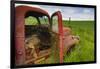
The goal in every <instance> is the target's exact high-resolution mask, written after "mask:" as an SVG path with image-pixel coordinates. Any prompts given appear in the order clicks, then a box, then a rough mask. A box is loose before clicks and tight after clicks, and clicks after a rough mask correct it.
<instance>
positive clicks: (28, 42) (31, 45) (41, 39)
mask: <svg viewBox="0 0 100 69" xmlns="http://www.w3.org/2000/svg"><path fill="white" fill-rule="evenodd" d="M28 19H30V20H28ZM52 33H54V34H56V35H57V36H58V40H59V42H58V46H57V47H58V49H59V58H60V59H59V60H60V61H59V62H60V63H63V57H64V50H63V49H64V48H66V49H65V51H66V50H67V47H68V45H66V44H67V43H68V44H69V45H71V46H72V45H74V44H75V43H76V42H77V40H78V38H76V37H73V36H72V35H71V29H70V28H65V27H63V21H62V15H61V12H60V11H57V12H55V13H53V14H52V16H51V17H50V15H49V14H48V12H46V11H45V10H43V9H40V8H36V7H30V6H17V7H16V8H15V49H16V54H15V56H16V58H15V62H16V65H18V66H19V65H24V64H29V63H30V64H37V63H38V62H39V61H42V60H45V59H46V58H47V57H48V56H49V55H50V52H51V46H52V39H51V38H52ZM69 35H70V37H69ZM74 38H75V39H76V40H74ZM68 39H69V40H70V42H69V41H68ZM65 46H66V47H65ZM69 47H70V46H69ZM41 53H42V55H41ZM28 56H31V57H28ZM44 57H45V58H44Z"/></svg>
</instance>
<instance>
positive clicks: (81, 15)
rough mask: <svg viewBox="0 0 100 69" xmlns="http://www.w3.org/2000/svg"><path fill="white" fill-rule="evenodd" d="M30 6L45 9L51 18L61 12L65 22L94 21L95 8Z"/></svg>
mask: <svg viewBox="0 0 100 69" xmlns="http://www.w3.org/2000/svg"><path fill="white" fill-rule="evenodd" d="M17 5H19V4H17ZM21 5H22V4H21ZM25 5H28V4H25ZM30 6H35V7H39V8H41V9H44V10H46V11H47V12H48V13H49V14H50V16H51V15H52V14H53V13H54V12H56V11H61V14H62V17H63V20H68V19H69V17H70V18H71V20H94V8H84V7H69V6H51V5H32V4H31V5H30Z"/></svg>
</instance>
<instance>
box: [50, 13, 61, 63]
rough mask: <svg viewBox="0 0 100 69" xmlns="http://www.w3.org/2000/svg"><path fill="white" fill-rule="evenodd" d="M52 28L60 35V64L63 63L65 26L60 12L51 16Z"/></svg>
mask: <svg viewBox="0 0 100 69" xmlns="http://www.w3.org/2000/svg"><path fill="white" fill-rule="evenodd" d="M51 28H52V31H53V32H55V33H57V34H58V37H59V44H58V45H59V59H60V63H63V24H62V15H61V12H60V11H57V12H55V13H53V15H52V16H51Z"/></svg>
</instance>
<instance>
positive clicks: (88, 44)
mask: <svg viewBox="0 0 100 69" xmlns="http://www.w3.org/2000/svg"><path fill="white" fill-rule="evenodd" d="M63 24H64V26H65V27H67V26H68V27H71V28H72V32H73V34H74V35H78V36H79V37H80V42H79V44H78V45H77V46H75V48H73V49H72V50H71V52H70V53H69V54H66V55H65V57H64V62H81V61H94V21H71V22H70V23H69V22H68V21H63Z"/></svg>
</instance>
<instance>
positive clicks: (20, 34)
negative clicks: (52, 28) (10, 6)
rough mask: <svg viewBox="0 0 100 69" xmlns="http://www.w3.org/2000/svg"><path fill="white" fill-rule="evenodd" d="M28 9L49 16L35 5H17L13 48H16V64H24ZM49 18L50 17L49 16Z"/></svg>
mask: <svg viewBox="0 0 100 69" xmlns="http://www.w3.org/2000/svg"><path fill="white" fill-rule="evenodd" d="M28 11H36V12H39V13H42V14H45V15H47V16H48V17H49V15H48V13H47V12H46V11H44V10H41V9H39V8H35V7H28V6H18V7H16V9H15V48H16V60H15V61H16V65H24V63H25V47H24V44H25V42H24V41H25V30H24V23H25V20H24V19H25V14H26V13H27V12H28ZM49 20H50V17H49Z"/></svg>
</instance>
